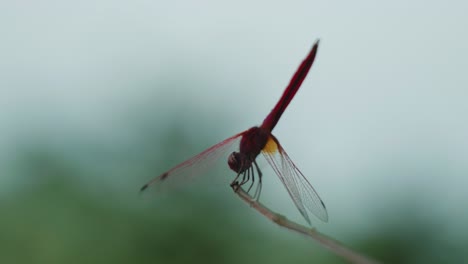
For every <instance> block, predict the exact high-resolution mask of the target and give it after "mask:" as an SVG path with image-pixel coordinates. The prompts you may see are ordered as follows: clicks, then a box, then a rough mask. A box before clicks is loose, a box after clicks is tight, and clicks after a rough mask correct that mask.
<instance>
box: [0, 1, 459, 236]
mask: <svg viewBox="0 0 468 264" xmlns="http://www.w3.org/2000/svg"><path fill="white" fill-rule="evenodd" d="M467 10H468V4H467V2H466V1H284V2H283V3H279V2H275V1H257V2H253V1H235V3H220V2H218V1H8V2H7V1H2V2H0V35H1V41H0V130H1V131H2V132H1V136H0V164H8V163H9V162H10V161H11V160H12V159H14V153H15V151H16V150H17V149H18V146H19V145H24V144H27V142H29V141H33V140H37V139H39V140H45V141H46V142H50V144H51V145H54V144H56V145H57V146H60V144H62V143H64V142H68V141H70V140H72V141H73V140H75V139H76V138H80V137H83V138H88V140H89V141H88V142H87V143H88V144H97V145H98V146H106V144H107V145H115V144H119V143H122V145H124V146H125V145H126V144H131V142H132V135H133V134H132V133H133V132H134V128H132V127H129V120H131V119H134V118H138V114H139V113H145V114H146V116H145V118H148V117H152V118H153V120H152V121H154V126H155V127H158V122H161V121H162V120H166V119H167V118H169V117H170V116H171V115H175V113H178V114H183V115H185V116H186V118H187V119H188V120H191V122H190V123H189V124H187V125H186V127H184V129H187V130H188V131H191V133H193V136H192V139H193V140H196V139H197V135H200V134H202V133H205V132H206V131H207V129H209V128H202V127H200V126H197V125H196V124H197V119H198V118H200V115H206V116H205V118H207V117H208V118H209V117H211V115H214V114H216V115H219V116H226V119H229V120H228V121H227V122H226V123H229V125H228V126H224V127H222V128H219V127H218V126H219V120H220V119H216V120H214V121H213V122H212V123H207V122H206V121H204V122H203V125H204V126H205V125H210V126H213V129H215V128H216V131H220V130H221V131H224V132H223V135H225V137H228V136H230V135H232V134H234V133H237V132H239V131H242V130H244V129H246V128H248V127H250V126H252V125H255V124H259V123H261V121H262V120H263V118H264V117H265V116H266V114H267V113H268V111H270V109H271V108H272V107H273V106H274V104H275V103H276V101H277V100H278V98H279V97H280V95H281V93H282V92H283V89H284V87H285V86H286V84H287V83H288V82H289V79H290V77H291V76H292V74H293V73H294V71H295V70H296V68H297V66H298V65H299V63H300V62H301V61H302V59H303V58H304V57H305V56H306V54H307V52H308V51H309V49H310V48H311V46H312V44H313V42H314V41H315V40H317V39H320V41H321V42H320V48H319V51H318V56H317V59H316V61H315V64H314V66H313V69H312V70H311V72H310V73H309V76H308V78H307V79H306V81H305V82H304V84H303V86H302V88H301V90H300V91H299V92H298V94H297V96H296V98H294V100H293V101H292V103H291V104H290V106H289V108H288V109H287V110H286V112H285V114H284V115H283V117H282V119H281V120H280V122H279V123H278V126H277V127H276V128H275V131H274V133H275V135H276V136H277V137H278V138H279V140H280V141H281V142H282V144H283V146H284V147H285V148H286V150H287V151H288V153H289V154H290V156H291V157H292V158H293V160H294V161H295V163H296V164H297V165H298V167H299V168H300V169H301V171H303V172H304V173H305V174H306V176H307V177H308V178H309V179H310V181H311V182H312V183H313V185H314V186H315V187H316V189H317V190H318V192H319V193H320V195H321V196H322V198H323V200H324V201H325V203H326V204H327V207H328V210H329V214H330V224H328V225H325V224H320V223H319V225H320V227H321V228H322V229H323V230H325V232H328V233H333V232H339V230H338V231H337V230H336V229H334V227H335V226H336V225H337V224H339V225H340V226H343V225H344V226H353V227H355V228H356V229H359V228H362V227H363V226H366V228H372V226H377V225H378V222H379V221H383V220H386V221H391V220H388V218H389V217H390V218H391V217H396V218H403V219H404V218H405V215H404V213H403V212H401V214H400V210H399V208H393V207H392V206H394V205H396V204H402V203H403V204H407V206H408V208H406V209H404V210H401V211H404V212H407V210H408V209H409V210H419V211H422V212H423V214H427V215H428V216H429V217H431V218H433V219H436V220H435V221H440V225H441V228H447V230H448V231H449V233H450V232H452V235H453V234H455V235H456V229H455V228H454V227H457V226H458V227H460V226H461V224H462V223H463V222H465V223H466V221H467V220H468V210H467V208H466V201H467V200H468V192H467V191H466V186H467V184H468V181H467V174H468V140H467V135H468V122H467V116H468V103H467V99H468V77H467V76H468V74H467V69H468V63H467V62H468V51H467V48H466V47H468V34H467V28H468V18H467V15H466V11H467ZM149 111H151V112H149ZM218 118H219V117H218ZM166 121H167V120H166ZM130 123H131V122H130ZM154 132H155V133H156V134H155V137H162V136H163V134H162V133H163V131H162V129H161V131H160V133H161V134H159V135H158V134H157V133H158V130H155V131H154ZM203 139H204V140H205V139H206V137H203ZM222 139H223V138H222V137H221V136H220V137H219V138H218V137H217V138H213V142H212V143H213V144H215V143H217V142H218V141H220V140H222ZM114 147H115V146H114ZM116 148H119V147H118V146H117V147H116ZM154 148H155V149H157V148H158V146H157V145H156V146H154ZM201 150H202V149H200V151H201ZM193 154H196V153H193ZM165 169H166V168H162V170H165ZM2 174H4V175H2V176H1V177H2V178H3V180H1V181H0V182H1V184H2V185H3V187H4V188H2V189H6V188H5V186H14V185H15V183H14V182H15V180H16V179H12V177H9V176H8V175H7V174H6V173H2ZM140 179H141V178H140ZM266 184H267V186H268V183H266ZM272 185H273V187H271V188H273V189H274V188H277V189H278V190H280V189H281V188H282V187H280V186H279V185H278V184H277V183H275V184H272ZM269 188H270V187H269ZM266 198H268V196H267V197H266ZM272 199H273V200H274V199H275V198H274V197H273V198H272ZM276 202H277V203H278V204H280V205H282V206H284V208H285V209H284V210H283V211H286V212H288V210H291V212H294V210H295V209H294V208H291V209H287V208H286V207H288V206H290V204H287V202H288V201H287V200H286V201H283V200H281V201H276ZM283 203H284V204H283ZM413 207H417V208H413ZM375 212H380V213H381V215H380V214H377V215H376V214H375ZM286 214H288V213H286ZM380 218H382V219H380ZM343 229H346V230H347V231H346V232H351V233H352V232H357V231H349V230H350V229H349V228H343ZM444 230H445V229H444Z"/></svg>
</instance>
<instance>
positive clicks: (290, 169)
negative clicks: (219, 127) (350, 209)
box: [141, 40, 328, 224]
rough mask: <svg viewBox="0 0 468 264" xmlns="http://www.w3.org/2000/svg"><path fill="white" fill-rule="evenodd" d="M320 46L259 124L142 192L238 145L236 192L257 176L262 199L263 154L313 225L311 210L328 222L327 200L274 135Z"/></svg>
mask: <svg viewBox="0 0 468 264" xmlns="http://www.w3.org/2000/svg"><path fill="white" fill-rule="evenodd" d="M318 46H319V40H317V41H316V42H315V43H314V45H313V46H312V49H311V50H310V52H309V53H308V55H307V56H306V58H305V59H304V60H303V61H302V63H301V64H300V65H299V68H298V69H297V70H296V72H295V74H294V75H293V77H292V78H291V80H290V82H289V84H288V86H287V87H286V89H285V90H284V92H283V94H282V96H281V98H280V99H279V101H278V102H277V104H276V105H275V107H274V108H273V109H272V110H271V112H270V113H269V114H268V116H267V117H266V118H265V119H264V120H263V123H262V124H261V125H260V126H254V127H252V128H250V129H247V130H245V131H243V132H240V133H238V134H236V135H234V136H232V137H230V138H227V139H225V140H223V141H221V142H219V143H218V144H216V145H214V146H212V147H210V148H208V149H206V150H204V151H203V152H201V153H199V154H198V155H196V156H194V157H192V158H190V159H188V160H186V161H184V162H182V163H180V164H178V165H176V166H175V167H173V168H171V169H169V170H168V171H166V172H164V173H162V174H161V175H159V176H157V177H156V178H153V179H152V180H151V181H149V182H148V183H146V184H145V185H143V186H142V187H141V191H144V190H146V189H147V188H148V187H150V186H152V185H156V184H162V183H163V182H165V181H167V179H169V178H178V177H182V176H183V175H187V174H191V173H196V171H197V169H198V168H200V167H203V166H205V165H206V164H207V163H208V162H210V161H212V160H213V159H215V158H216V157H219V156H220V155H221V154H222V153H223V152H226V151H228V149H229V147H231V146H232V145H233V144H238V151H234V152H232V153H231V154H230V155H229V156H228V160H227V163H228V165H229V168H230V169H231V170H233V171H234V172H235V173H236V177H235V178H234V180H233V181H232V182H231V187H232V188H233V189H234V191H236V190H238V188H242V186H244V185H246V184H247V183H249V182H250V186H249V187H248V190H247V192H249V191H250V189H251V188H252V186H253V184H254V182H255V178H258V182H257V187H256V191H255V194H254V196H253V197H254V199H257V200H258V199H259V198H260V192H261V186H262V176H263V175H262V172H261V170H260V168H259V166H258V164H257V161H256V159H257V157H258V156H259V155H260V153H262V154H263V156H264V157H265V159H266V160H267V162H268V163H269V165H270V166H271V167H272V169H273V171H274V172H275V173H276V175H277V176H278V178H279V179H280V181H281V182H282V184H283V185H284V187H285V188H286V190H287V192H288V194H289V196H290V197H291V199H292V201H293V202H294V205H295V206H296V207H297V209H298V210H299V212H300V213H301V215H302V216H303V217H304V219H305V220H306V221H307V222H308V223H309V224H310V223H311V221H310V218H309V213H312V214H313V215H315V216H316V217H317V218H319V219H320V220H322V221H324V222H327V221H328V213H327V209H326V207H325V204H324V202H323V201H322V199H321V198H320V196H319V195H318V194H317V192H316V191H315V189H314V188H313V187H312V185H311V184H310V182H309V181H308V180H307V178H306V177H305V176H304V174H302V172H301V171H300V170H299V168H298V167H297V166H296V165H295V164H294V163H293V161H292V160H291V158H290V157H289V155H288V154H287V153H286V151H285V150H284V148H283V146H282V145H281V144H280V143H279V141H278V139H277V138H276V137H275V136H274V135H273V134H272V131H273V128H274V127H275V126H276V124H277V123H278V121H279V119H280V117H281V115H282V114H283V112H284V111H285V110H286V107H287V106H288V105H289V103H290V102H291V100H292V99H293V97H294V96H295V95H296V93H297V91H298V90H299V88H300V87H301V85H302V83H303V81H304V79H305V78H306V76H307V74H308V72H309V70H310V68H311V67H312V64H313V62H314V60H315V57H316V54H317V49H318Z"/></svg>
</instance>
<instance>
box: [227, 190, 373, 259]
mask: <svg viewBox="0 0 468 264" xmlns="http://www.w3.org/2000/svg"><path fill="white" fill-rule="evenodd" d="M232 188H233V190H234V192H235V193H236V194H237V195H238V196H239V197H240V198H241V199H242V200H243V201H244V202H246V203H247V204H249V205H250V206H251V207H252V208H254V209H255V210H257V211H258V212H260V213H261V214H262V215H264V216H265V217H266V218H268V219H270V220H271V221H272V222H274V223H276V224H277V225H279V226H282V227H285V228H287V229H289V230H292V231H294V232H297V233H300V234H303V235H305V236H308V237H310V238H312V239H314V240H315V241H317V242H318V243H319V244H320V245H322V246H323V247H325V248H327V249H329V250H330V251H332V252H333V253H335V254H336V255H338V256H340V257H342V258H343V259H345V260H347V261H349V262H351V263H359V264H364V263H366V264H371V263H372V264H375V263H380V262H378V261H376V260H373V259H370V258H368V257H366V256H364V255H361V254H359V253H357V252H356V251H354V250H352V249H350V248H347V247H346V246H344V245H342V244H341V243H340V242H338V241H336V240H334V239H332V238H330V237H328V236H326V235H324V234H321V233H320V232H318V231H317V230H315V229H313V228H309V227H306V226H303V225H300V224H298V223H296V222H293V221H291V220H289V219H287V218H286V217H285V216H283V215H281V214H278V213H276V212H273V211H272V210H270V209H268V208H267V207H266V206H264V205H263V204H261V203H260V202H258V201H257V200H255V199H253V198H252V197H251V196H250V195H249V194H248V193H247V192H245V191H244V190H243V189H242V188H239V187H238V186H236V185H234V186H232Z"/></svg>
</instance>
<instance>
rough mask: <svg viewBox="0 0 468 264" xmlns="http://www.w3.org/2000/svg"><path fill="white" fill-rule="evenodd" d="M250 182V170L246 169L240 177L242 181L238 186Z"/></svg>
mask: <svg viewBox="0 0 468 264" xmlns="http://www.w3.org/2000/svg"><path fill="white" fill-rule="evenodd" d="M249 180H250V168H248V169H247V170H246V171H244V173H243V176H242V181H241V182H240V184H239V185H244V184H245V183H247V182H248V181H249Z"/></svg>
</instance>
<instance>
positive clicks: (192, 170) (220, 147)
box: [140, 131, 245, 191]
mask: <svg viewBox="0 0 468 264" xmlns="http://www.w3.org/2000/svg"><path fill="white" fill-rule="evenodd" d="M244 132H245V131H244ZM244 132H241V133H239V134H236V135H234V136H232V137H230V138H227V139H225V140H223V141H221V142H219V143H218V144H216V145H214V146H211V147H210V148H208V149H206V150H204V151H203V152H201V153H200V154H198V155H196V156H194V157H192V158H190V159H188V160H186V161H184V162H182V163H180V164H178V165H176V166H175V167H173V168H171V169H170V170H168V171H166V172H164V173H163V174H161V175H159V176H157V177H156V178H154V179H152V180H151V181H149V182H148V183H146V184H145V185H143V186H142V187H141V189H140V190H141V191H144V190H145V189H147V188H148V187H150V186H151V185H154V184H157V183H159V182H163V181H165V180H167V179H169V178H171V179H172V178H181V177H188V176H196V175H198V174H200V173H201V172H202V171H203V169H206V168H208V167H209V166H210V165H211V164H212V163H213V162H214V161H216V160H217V159H218V158H219V157H220V156H221V155H222V154H223V153H225V152H226V151H227V150H228V149H229V148H230V147H231V146H232V145H233V144H234V143H236V142H239V139H240V138H241V136H242V135H243V134H244Z"/></svg>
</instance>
